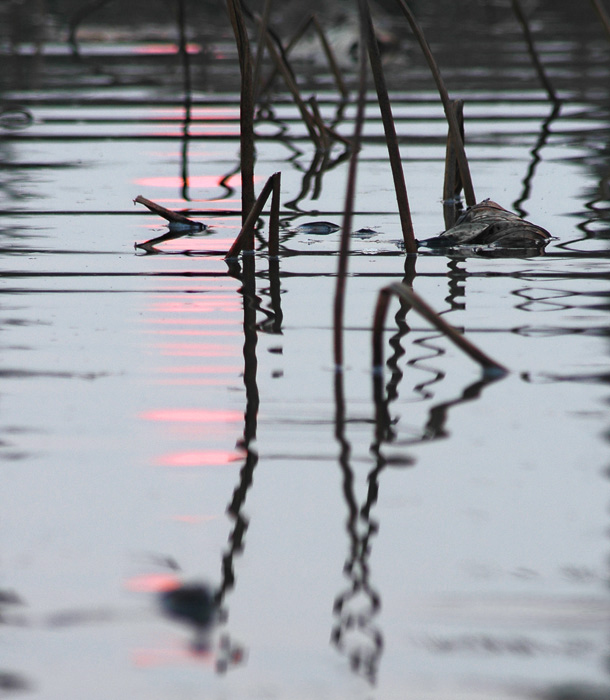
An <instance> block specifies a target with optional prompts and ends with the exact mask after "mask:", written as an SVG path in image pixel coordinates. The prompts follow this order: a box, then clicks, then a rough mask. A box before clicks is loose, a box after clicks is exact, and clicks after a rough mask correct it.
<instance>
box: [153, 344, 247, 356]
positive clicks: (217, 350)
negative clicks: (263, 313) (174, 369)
mask: <svg viewBox="0 0 610 700" xmlns="http://www.w3.org/2000/svg"><path fill="white" fill-rule="evenodd" d="M157 347H158V348H159V349H160V350H161V352H162V354H163V355H171V356H172V357H237V356H239V354H240V350H239V348H234V347H231V346H230V345H217V344H214V343H158V344H157Z"/></svg>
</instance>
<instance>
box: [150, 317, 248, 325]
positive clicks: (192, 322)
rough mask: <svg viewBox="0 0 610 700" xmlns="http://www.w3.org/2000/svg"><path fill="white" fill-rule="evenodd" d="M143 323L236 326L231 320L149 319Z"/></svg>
mask: <svg viewBox="0 0 610 700" xmlns="http://www.w3.org/2000/svg"><path fill="white" fill-rule="evenodd" d="M142 323H159V324H161V325H164V326H172V325H174V326H234V325H235V321H233V320H232V319H230V318H147V319H144V320H143V321H142Z"/></svg>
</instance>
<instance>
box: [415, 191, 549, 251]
mask: <svg viewBox="0 0 610 700" xmlns="http://www.w3.org/2000/svg"><path fill="white" fill-rule="evenodd" d="M550 240H551V234H550V233H549V232H548V231H546V230H545V229H543V228H542V227H541V226H537V225H536V224H532V223H531V222H529V221H525V220H524V219H522V218H521V217H519V216H517V214H513V212H510V211H508V210H506V209H504V207H501V206H500V205H499V204H496V202H492V201H491V200H490V199H485V200H484V201H482V202H479V203H478V204H475V205H474V206H472V207H470V208H469V209H467V210H466V212H464V214H462V216H461V217H460V218H459V219H458V220H457V221H456V223H455V226H452V227H451V228H449V229H447V230H446V231H443V233H441V234H440V235H438V236H435V237H433V238H427V239H426V240H424V241H419V242H418V243H419V246H420V247H421V246H424V247H427V248H453V247H456V246H475V245H476V246H480V245H483V246H493V247H494V248H510V249H531V248H541V247H544V246H545V245H546V244H547V243H548V242H549V241H550Z"/></svg>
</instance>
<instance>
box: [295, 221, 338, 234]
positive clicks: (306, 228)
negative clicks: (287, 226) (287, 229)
mask: <svg viewBox="0 0 610 700" xmlns="http://www.w3.org/2000/svg"><path fill="white" fill-rule="evenodd" d="M340 228H341V227H340V226H337V224H333V223H331V222H330V221H307V222H305V223H304V224H299V225H298V226H297V228H296V230H297V231H303V232H304V233H312V234H315V235H317V236H325V235H326V234H327V233H333V232H334V231H338V230H339V229H340Z"/></svg>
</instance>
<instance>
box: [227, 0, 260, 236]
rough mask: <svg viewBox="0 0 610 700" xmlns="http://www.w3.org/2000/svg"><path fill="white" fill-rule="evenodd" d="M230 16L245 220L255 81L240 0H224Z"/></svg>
mask: <svg viewBox="0 0 610 700" xmlns="http://www.w3.org/2000/svg"><path fill="white" fill-rule="evenodd" d="M227 8H228V11H229V18H230V20H231V25H232V27H233V33H234V34H235V41H236V43H237V52H238V54H239V68H240V71H241V88H240V102H239V145H240V162H241V217H242V222H243V223H245V221H246V218H247V216H248V212H249V211H251V209H252V207H253V206H254V199H255V198H254V159H255V148H254V82H253V75H252V52H251V51H250V40H249V39H248V30H247V28H246V23H245V21H244V16H243V12H242V9H241V2H240V0H227Z"/></svg>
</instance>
